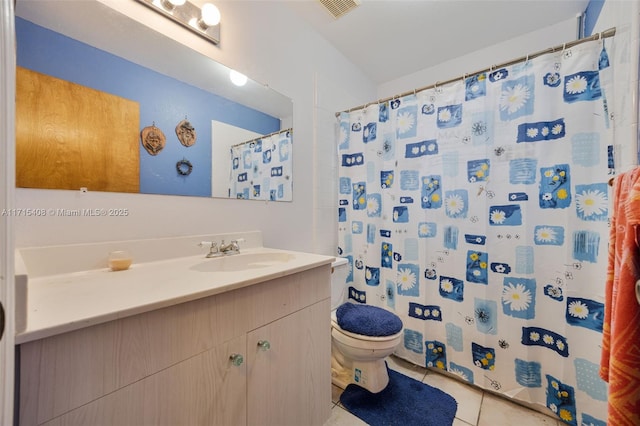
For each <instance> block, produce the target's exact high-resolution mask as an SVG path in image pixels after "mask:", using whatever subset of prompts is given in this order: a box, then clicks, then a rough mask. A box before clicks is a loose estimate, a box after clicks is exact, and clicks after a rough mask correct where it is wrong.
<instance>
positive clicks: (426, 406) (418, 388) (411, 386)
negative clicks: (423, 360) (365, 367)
mask: <svg viewBox="0 0 640 426" xmlns="http://www.w3.org/2000/svg"><path fill="white" fill-rule="evenodd" d="M340 402H341V403H342V405H343V406H344V407H345V408H346V409H347V410H349V412H350V413H351V414H353V415H355V416H357V417H359V418H360V419H362V420H364V421H365V422H366V423H367V424H369V425H371V426H392V425H399V426H450V425H452V424H453V419H454V417H455V416H456V410H457V409H458V403H457V402H456V400H455V399H454V398H453V397H452V396H451V395H449V394H447V393H445V392H443V391H441V390H440V389H436V388H434V387H432V386H429V385H427V384H424V383H421V382H419V381H417V380H415V379H412V378H411V377H407V376H405V375H403V374H400V373H398V372H396V371H393V370H389V385H387V387H386V388H384V389H383V390H382V391H381V392H378V393H371V392H369V391H368V390H366V389H364V388H362V387H360V386H358V385H355V384H353V383H352V384H350V385H348V386H347V388H346V389H345V390H344V392H342V395H341V396H340Z"/></svg>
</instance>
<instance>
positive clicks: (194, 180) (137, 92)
mask: <svg viewBox="0 0 640 426" xmlns="http://www.w3.org/2000/svg"><path fill="white" fill-rule="evenodd" d="M141 7H143V6H141ZM143 8H144V7H143ZM144 9H145V13H151V14H153V13H154V12H153V11H150V10H148V9H147V8H144ZM163 25H168V26H170V25H174V24H172V23H171V22H167V23H165V24H163ZM16 39H17V45H18V48H17V52H18V54H17V62H18V66H19V67H22V68H25V69H28V70H33V71H36V72H37V73H42V74H45V75H47V76H52V77H54V78H58V79H61V80H64V81H65V82H71V83H73V84H77V85H80V86H84V87H87V88H91V89H95V90H96V91H99V92H101V93H107V94H109V95H114V96H116V97H119V98H122V99H124V100H128V101H133V102H135V103H137V104H138V105H139V107H138V110H139V115H138V117H137V119H138V125H137V130H138V132H137V134H136V141H135V144H136V148H137V151H138V152H137V153H136V154H137V155H139V192H140V193H146V194H168V195H191V196H206V197H210V196H213V197H221V198H246V199H257V200H265V199H266V200H275V201H291V199H292V197H291V194H292V190H291V188H292V184H293V182H292V176H291V159H292V142H293V140H292V135H293V132H292V131H291V127H292V121H293V104H292V101H291V99H289V98H287V97H285V96H283V95H281V94H279V93H277V92H276V91H274V90H272V89H271V88H269V87H267V86H265V85H263V84H260V83H257V82H255V81H252V80H250V79H249V80H248V81H247V83H246V85H245V86H242V87H237V86H235V85H234V84H232V83H231V81H230V79H229V72H230V69H229V68H227V67H225V66H223V65H221V64H219V63H217V62H216V61H214V60H212V59H211V58H209V57H207V56H205V55H203V54H201V53H200V52H197V51H195V50H193V49H191V48H189V47H187V46H185V45H184V44H182V43H179V42H177V41H175V40H174V39H172V38H169V37H166V36H164V35H163V34H160V33H159V32H157V31H155V30H153V29H150V28H149V27H147V26H145V25H143V24H141V23H140V22H138V21H137V20H134V19H132V18H130V17H128V16H126V15H124V14H123V13H120V12H118V11H116V10H114V9H113V8H111V7H108V6H106V5H105V4H103V3H102V1H92V0H85V1H47V0H18V1H17V3H16ZM132 40H135V43H132ZM16 114H17V115H18V108H17V112H16ZM98 116H99V117H100V116H102V115H98ZM29 118H30V119H31V121H34V120H33V116H32V115H31V117H29ZM82 121H83V122H90V120H82ZM216 123H217V124H216ZM98 124H99V123H98ZM91 126H92V127H91V128H97V127H101V128H104V127H105V126H98V125H95V124H92V125H91ZM220 126H225V128H224V130H221V129H222V127H220ZM106 127H109V125H108V123H107V126H106ZM111 127H115V126H114V125H111ZM216 129H218V130H216ZM73 130H75V125H74V129H73ZM157 130H159V131H160V132H161V133H159V132H157ZM76 133H78V132H76ZM160 134H161V135H162V136H163V138H164V143H159V141H161V139H162V137H160V136H159V135H160ZM185 136H187V138H185ZM189 136H190V137H191V138H189ZM118 138H120V137H118ZM194 138H195V142H193V141H194ZM85 139H86V140H87V141H88V140H89V139H90V138H85ZM96 139H97V142H93V143H90V142H86V144H89V145H91V149H92V152H93V150H94V148H95V147H96V146H99V145H100V146H101V145H103V144H108V143H109V144H115V145H114V146H115V147H116V155H121V156H122V155H125V156H126V160H127V161H128V162H131V161H132V160H131V158H132V157H131V156H130V155H129V154H125V153H126V152H128V151H126V150H125V149H124V148H122V149H121V148H118V147H119V146H120V145H117V144H118V143H122V141H114V140H113V139H114V138H113V137H111V135H104V134H103V135H101V136H100V137H98V138H96ZM129 139H130V138H129ZM129 139H128V140H129ZM64 142H65V141H64V140H62V141H60V140H58V141H56V146H58V145H59V146H65V145H69V144H65V143H64ZM81 142H82V141H81ZM245 142H246V144H245V145H243V143H245ZM129 143H130V142H129ZM19 144H20V141H18V142H17V145H19ZM232 146H243V147H244V148H249V147H250V148H251V149H252V151H250V152H249V150H248V149H245V151H246V152H245V153H244V154H242V155H243V156H242V157H237V156H236V157H233V155H232V150H231V147H232ZM236 150H237V148H236ZM16 151H17V154H18V151H19V150H18V146H17V149H16ZM61 155H62V156H63V157H64V160H65V161H71V160H70V159H71V157H72V156H71V155H68V154H67V152H65V151H62V154H61ZM92 155H93V154H92ZM42 157H43V156H42V155H36V156H34V157H31V158H42ZM120 158H123V157H120ZM234 158H235V160H234ZM240 158H242V161H239V159H240ZM56 161H58V160H56ZM115 161H117V164H123V163H124V160H115ZM234 161H235V163H234ZM282 162H284V163H283V164H281V163H282ZM63 163H64V161H63ZM28 164H29V167H25V166H21V163H20V162H18V163H17V174H18V175H19V174H20V172H21V170H29V171H30V172H31V171H38V165H37V162H34V161H30V162H29V163H28ZM127 164H128V163H127ZM234 164H235V167H236V171H239V170H237V168H238V167H241V168H243V169H246V170H244V171H239V173H234V172H233V170H234ZM78 167H80V165H76V164H73V163H70V164H66V163H65V168H66V169H76V168H78ZM127 168H128V167H127ZM94 170H95V169H94ZM45 173H48V172H45ZM49 176H50V173H49ZM232 178H233V179H234V181H230V179H232ZM49 180H50V179H49ZM18 185H19V186H22V187H40V188H47V186H32V185H20V182H18ZM69 185H70V186H69V187H67V188H65V189H74V190H79V189H80V188H82V187H86V188H87V189H88V190H89V191H92V190H93V189H92V188H93V187H95V186H94V184H93V183H89V184H84V182H71V183H69ZM96 190H103V189H96ZM104 190H107V191H110V189H108V188H107V189H104ZM114 191H118V192H119V191H120V190H119V189H115V190H114Z"/></svg>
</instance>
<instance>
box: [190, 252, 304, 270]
mask: <svg viewBox="0 0 640 426" xmlns="http://www.w3.org/2000/svg"><path fill="white" fill-rule="evenodd" d="M294 258H295V256H294V255H293V254H290V253H279V252H265V253H246V254H242V253H240V254H233V255H227V256H222V257H215V258H212V259H206V260H205V261H203V262H201V263H198V264H197V265H194V266H192V267H191V268H190V269H192V270H194V271H199V272H237V271H244V270H247V269H259V268H267V267H269V266H277V265H282V264H283V263H287V262H289V261H291V260H293V259H294Z"/></svg>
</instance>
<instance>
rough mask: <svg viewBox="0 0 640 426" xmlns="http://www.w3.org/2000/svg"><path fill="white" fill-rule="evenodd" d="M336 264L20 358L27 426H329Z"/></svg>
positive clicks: (64, 339) (115, 324) (30, 347)
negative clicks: (332, 290) (332, 284)
mask: <svg viewBox="0 0 640 426" xmlns="http://www.w3.org/2000/svg"><path fill="white" fill-rule="evenodd" d="M330 279H331V268H330V265H324V266H320V267H316V268H314V269H310V270H307V271H303V272H298V273H295V274H292V275H288V276H285V277H281V278H277V279H273V280H271V281H266V282H263V283H259V284H255V285H252V286H249V287H244V288H241V289H237V290H232V291H229V292H225V293H221V294H218V295H214V296H209V297H205V298H202V299H197V300H193V301H190V302H185V303H181V304H178V305H173V306H169V307H166V308H162V309H157V310H153V311H150V312H146V313H143V314H138V315H134V316H130V317H126V318H122V319H118V320H115V321H110V322H107V323H103V324H100V325H95V326H91V327H87V328H81V329H78V330H76V331H72V332H68V333H64V334H60V335H55V336H52V337H47V338H44V339H40V340H35V341H31V342H28V343H24V344H22V345H20V347H19V351H18V353H19V361H20V362H19V367H18V368H19V370H18V373H19V413H18V419H19V424H20V425H23V426H30V425H48V426H53V425H59V426H63V425H64V426H66V425H89V424H90V425H136V426H138V425H154V426H156V425H167V426H169V425H171V426H174V425H223V426H230V425H278V426H281V425H295V426H299V425H319V426H320V425H322V424H324V422H325V421H326V420H327V419H328V418H329V416H330V408H331V376H330V364H331V362H330V352H331V335H330V320H329V318H330Z"/></svg>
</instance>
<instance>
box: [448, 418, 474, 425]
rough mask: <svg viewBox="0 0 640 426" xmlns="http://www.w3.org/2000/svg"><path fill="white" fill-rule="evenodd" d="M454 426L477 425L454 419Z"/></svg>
mask: <svg viewBox="0 0 640 426" xmlns="http://www.w3.org/2000/svg"><path fill="white" fill-rule="evenodd" d="M452 426H476V425H472V424H471V423H467V422H465V421H462V420H460V419H459V418H457V417H456V418H455V419H453V425H452Z"/></svg>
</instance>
